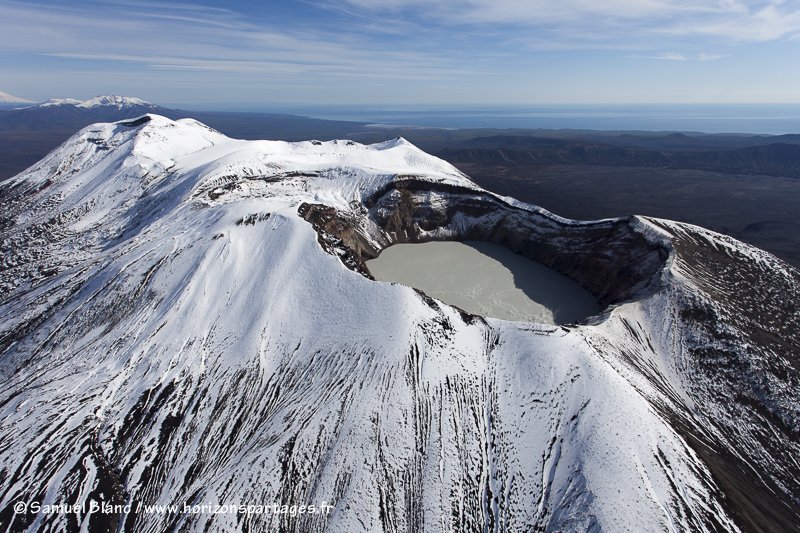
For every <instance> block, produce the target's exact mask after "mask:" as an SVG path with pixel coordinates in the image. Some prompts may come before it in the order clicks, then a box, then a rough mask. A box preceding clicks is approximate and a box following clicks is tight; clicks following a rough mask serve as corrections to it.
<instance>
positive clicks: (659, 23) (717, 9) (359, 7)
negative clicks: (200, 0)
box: [320, 0, 800, 42]
mask: <svg viewBox="0 0 800 533" xmlns="http://www.w3.org/2000/svg"><path fill="white" fill-rule="evenodd" d="M320 1H321V2H322V5H326V6H328V7H334V6H341V5H342V4H341V2H339V0H320ZM334 2H335V3H334ZM344 2H345V3H346V4H347V5H349V6H350V8H352V9H351V10H350V12H351V13H353V12H355V13H359V12H361V13H373V14H374V13H386V12H387V11H388V12H389V13H393V14H395V15H398V14H400V15H406V16H410V17H414V18H417V19H419V20H422V21H424V20H429V21H430V20H433V21H437V22H438V23H441V24H445V25H463V24H474V25H487V24H503V25H511V26H528V27H532V28H536V29H538V30H541V31H548V30H553V33H554V34H557V33H559V32H563V31H564V30H567V31H571V30H575V29H579V30H584V31H586V32H588V33H589V34H594V33H596V32H600V33H605V34H606V36H607V38H618V39H620V40H625V39H626V38H629V37H630V36H632V35H633V36H635V35H642V34H651V35H653V34H655V35H676V36H680V35H694V36H713V37H719V38H723V39H727V40H733V41H744V42H753V41H770V40H775V39H781V38H784V37H792V36H796V35H798V34H800V0H749V1H741V0H696V1H691V0H604V1H602V2H599V1H597V0H560V1H558V2H553V1H552V0H493V1H490V2H487V1H484V0H344ZM608 32H611V34H610V35H609V33H608ZM574 37H575V38H580V32H574ZM591 40H593V39H590V41H591Z"/></svg>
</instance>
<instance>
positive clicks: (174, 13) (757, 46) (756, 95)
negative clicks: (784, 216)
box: [0, 0, 800, 106]
mask: <svg viewBox="0 0 800 533" xmlns="http://www.w3.org/2000/svg"><path fill="white" fill-rule="evenodd" d="M0 91H5V92H9V93H11V94H14V95H17V96H21V97H25V98H29V99H32V100H43V99H47V98H53V97H67V96H69V97H75V98H88V97H91V96H94V95H97V94H110V93H113V94H124V95H132V96H138V97H141V98H144V99H147V100H150V101H153V102H156V103H164V104H176V103H182V104H207V103H213V104H220V103H225V102H233V103H236V104H238V105H244V106H247V105H251V104H252V105H254V106H257V105H270V104H371V105H382V104H555V103H798V102H800V0H783V1H781V0H765V1H752V2H744V1H738V0H715V1H707V0H694V1H691V0H603V1H602V2H601V1H596V0H557V1H554V0H494V1H486V2H481V1H477V0H450V1H445V0H383V1H381V0H339V1H333V0H305V1H294V2H290V1H276V2H249V1H248V2H244V1H238V2H237V1H230V2H224V3H223V2H211V1H202V2H189V3H184V2H154V1H148V0H144V1H135V0H113V1H97V0H94V1H84V2H45V1H25V2H17V1H5V0H0Z"/></svg>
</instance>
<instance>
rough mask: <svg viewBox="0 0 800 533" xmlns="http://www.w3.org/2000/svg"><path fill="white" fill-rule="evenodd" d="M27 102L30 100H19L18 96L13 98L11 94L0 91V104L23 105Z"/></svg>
mask: <svg viewBox="0 0 800 533" xmlns="http://www.w3.org/2000/svg"><path fill="white" fill-rule="evenodd" d="M29 102H31V100H26V99H25V98H20V97H19V96H14V95H13V94H8V93H4V92H3V91H0V103H2V104H24V103H29Z"/></svg>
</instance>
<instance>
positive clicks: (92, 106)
mask: <svg viewBox="0 0 800 533" xmlns="http://www.w3.org/2000/svg"><path fill="white" fill-rule="evenodd" d="M146 113H159V114H162V115H164V116H169V117H172V118H181V117H185V116H187V114H186V113H185V112H181V111H177V110H173V109H167V108H164V107H160V106H157V105H153V104H151V103H150V102H145V101H144V100H140V99H139V98H132V97H129V96H97V97H95V98H91V99H89V100H83V101H81V100H75V99H73V98H64V99H54V100H48V101H47V102H43V103H40V104H35V105H30V106H25V107H18V108H15V109H11V110H9V111H6V112H4V113H0V131H9V130H30V131H38V130H53V129H66V130H69V131H70V133H72V132H74V131H77V130H79V129H81V128H83V127H86V126H88V125H89V124H94V123H96V122H114V121H117V120H124V119H128V118H135V117H140V116H142V115H144V114H146Z"/></svg>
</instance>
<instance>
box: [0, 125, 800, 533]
mask: <svg viewBox="0 0 800 533" xmlns="http://www.w3.org/2000/svg"><path fill="white" fill-rule="evenodd" d="M0 194H2V198H3V207H2V218H0V238H2V253H3V255H2V265H0V287H2V291H1V292H0V294H2V297H0V524H2V525H3V528H2V529H3V530H4V531H5V530H11V531H20V530H21V531H25V530H26V531H31V532H36V531H65V530H66V531H137V532H151V531H152V532H156V531H168V530H169V531H171V530H180V531H198V532H199V531H209V530H211V531H232V532H233V531H277V530H282V531H303V532H314V531H330V532H339V531H375V532H378V531H387V532H388V531H443V532H445V531H600V530H605V531H676V532H677V531H739V530H745V531H746V530H754V529H756V528H757V526H758V524H762V525H765V524H766V525H765V526H764V527H765V529H769V528H770V527H783V526H784V525H788V526H787V527H788V528H791V524H792V520H793V519H794V518H797V517H798V514H797V513H798V508H800V502H799V501H798V498H799V496H798V494H800V492H799V491H798V487H799V485H798V483H799V482H798V479H799V477H798V473H799V472H800V465H798V462H797V457H800V438H798V435H800V414H799V413H800V401H798V400H799V399H798V395H799V394H800V393H798V390H799V389H800V387H798V370H797V369H798V357H799V356H798V351H799V350H798V345H799V344H800V343H798V331H800V328H798V326H799V325H800V324H798V321H800V318H799V317H798V316H797V314H798V313H797V308H796V302H797V301H800V295H798V292H800V291H799V290H798V287H800V274H799V273H798V272H797V271H796V270H794V269H793V268H791V267H789V266H788V265H786V264H785V263H782V262H780V261H779V260H777V259H775V258H774V257H772V256H770V255H769V254H767V253H766V252H762V251H760V250H756V249H753V248H750V247H748V246H746V245H744V244H742V243H739V242H737V241H734V240H732V239H729V238H725V237H723V236H720V235H717V234H715V233H712V232H709V231H707V230H703V229H702V228H696V227H693V226H689V225H686V224H680V223H674V222H669V221H664V220H654V219H645V218H640V217H633V218H631V219H627V220H612V221H600V222H591V223H590V222H576V221H567V220H565V219H561V218H560V217H556V216H554V215H550V214H549V213H547V212H546V211H544V210H542V209H540V208H537V207H534V206H528V205H526V204H521V203H519V202H516V201H513V200H510V199H504V198H502V197H499V196H495V195H493V194H492V193H489V192H487V191H484V190H482V189H480V188H479V187H478V186H477V185H475V184H474V183H472V182H471V181H470V180H469V179H468V178H467V177H466V176H464V175H463V174H462V173H461V172H459V171H458V170H456V169H455V168H454V167H452V166H450V165H449V164H448V163H446V162H444V161H442V160H440V159H437V158H435V157H433V156H430V155H428V154H426V153H424V152H422V151H421V150H419V149H417V148H416V147H414V146H413V145H411V144H410V143H408V142H406V141H404V140H403V139H395V140H392V141H387V142H384V143H380V144H375V145H370V146H364V145H361V144H358V143H354V142H351V141H344V140H341V141H330V142H318V141H307V142H301V143H285V142H277V141H241V140H234V139H229V138H227V137H225V136H224V135H222V134H220V133H218V132H216V131H214V130H211V129H210V128H208V127H206V126H204V125H203V124H200V123H199V122H197V121H194V120H190V119H184V120H179V121H171V120H169V119H166V118H163V117H160V116H157V115H146V116H145V117H143V118H141V119H137V120H131V121H123V122H118V123H115V124H96V125H93V126H90V127H87V128H85V129H84V130H82V131H81V132H79V133H77V134H76V135H75V136H73V137H72V138H71V139H70V140H69V141H67V142H66V143H65V144H64V145H62V146H61V147H60V148H58V149H57V150H55V151H54V152H52V153H51V154H49V155H48V156H47V157H46V158H45V159H43V160H42V161H41V162H40V163H38V164H37V165H35V166H34V167H32V168H30V169H29V170H27V171H26V172H24V173H22V174H20V175H18V176H16V177H15V178H13V179H12V180H10V181H8V182H6V183H4V184H3V185H2V189H1V190H0ZM480 206H491V209H490V210H488V211H486V212H485V213H484V211H480V209H484V208H483V207H480ZM495 206H496V207H495ZM479 208H480V209H479ZM486 209H489V208H486ZM421 214H424V219H420V218H415V217H419V216H421ZM315 217H316V218H315ZM524 224H528V226H525V225H524ZM501 226H502V227H503V228H510V229H508V231H507V234H508V235H509V237H507V238H508V239H510V240H509V242H512V241H511V240H513V238H518V239H522V240H519V242H520V243H521V244H520V246H521V247H522V246H523V245H524V246H528V245H529V244H526V243H528V241H529V240H530V239H532V238H533V237H531V236H532V235H534V236H535V235H536V234H535V233H531V230H530V229H528V230H525V231H524V232H523V231H521V230H520V231H516V230H515V228H518V227H519V228H523V227H525V228H532V227H535V228H537V229H536V231H542V232H550V233H542V235H550V236H551V237H549V238H548V239H547V240H546V246H545V245H539V247H538V248H536V250H537V251H531V253H547V254H549V255H548V256H547V257H552V261H551V263H552V265H551V266H553V267H557V268H559V269H560V270H562V271H563V272H565V273H567V274H568V275H569V274H570V273H572V275H573V277H576V276H579V275H584V274H585V275H586V276H588V277H587V278H586V279H587V280H588V279H590V278H591V277H592V276H594V277H595V278H596V279H600V278H602V282H603V284H604V285H602V287H600V286H598V287H592V286H590V285H589V283H590V282H588V281H587V282H583V281H582V280H581V279H578V281H579V282H582V283H583V284H584V286H586V287H587V288H588V289H589V290H593V289H594V292H595V293H596V295H597V296H598V298H599V299H600V300H601V301H603V302H605V310H604V312H603V313H602V314H601V315H600V316H597V317H594V318H593V319H592V320H590V321H589V322H588V323H585V324H580V325H570V326H564V327H558V326H545V325H542V324H532V323H524V322H509V321H502V320H497V319H484V318H483V317H476V316H472V315H469V314H467V313H464V312H462V311H461V310H459V309H456V308H453V307H451V306H448V305H445V304H443V303H441V302H438V301H436V300H434V299H431V298H428V297H426V296H425V295H423V294H420V293H418V292H416V291H414V290H413V289H410V288H408V287H404V286H401V285H397V284H390V283H382V282H376V281H373V280H371V279H370V278H369V277H368V275H364V274H365V273H364V272H363V270H360V267H359V265H360V264H361V263H360V261H361V259H362V258H363V257H362V256H364V257H366V256H367V255H369V253H371V252H370V250H374V249H380V248H382V247H385V246H386V245H388V244H390V241H392V240H393V241H394V242H404V241H406V242H412V241H416V240H426V239H427V240H430V239H442V238H462V237H469V236H474V235H475V234H476V233H475V232H481V231H483V232H486V235H495V236H498V235H500V234H499V233H497V231H498V230H497V228H500V227H501ZM397 228H402V230H401V229H397ZM512 230H514V231H516V233H514V232H512ZM503 231H506V230H505V229H504V230H503ZM512 233H513V235H512ZM601 234H602V235H601ZM481 235H483V234H481ZM503 235H506V233H503ZM514 235H516V237H513V236H514ZM573 235H576V236H577V237H573ZM596 235H601V236H602V239H605V240H602V239H601V237H597V236H596ZM582 236H585V237H582ZM502 238H503V239H506V237H502ZM487 239H488V237H487ZM497 239H501V237H499V236H498V237H497ZM525 239H528V240H525ZM570 239H584V241H581V242H586V243H589V244H587V245H586V246H587V248H586V250H587V252H586V254H587V255H586V257H588V258H590V260H587V261H584V262H583V264H582V265H578V266H569V265H567V263H566V262H563V261H561V259H559V258H560V257H562V256H561V255H559V254H561V253H565V254H566V253H571V252H570V246H569V243H570V242H573V241H571V240H570ZM513 242H517V241H513ZM537 242H539V241H537ZM541 242H544V241H541ZM576 242H577V241H576ZM597 243H599V244H597ZM629 243H638V244H636V246H639V247H640V248H637V250H639V249H640V250H641V251H640V252H639V251H637V252H636V253H641V254H642V255H641V257H643V258H646V260H644V259H643V260H642V261H641V262H640V263H639V264H636V265H628V264H625V265H623V263H622V262H621V259H620V258H622V257H627V256H625V255H624V254H625V253H628V252H626V251H625V250H627V249H631V247H633V246H634V245H633V244H629ZM534 244H535V243H534ZM530 246H533V244H530ZM589 246H596V247H595V248H591V247H589ZM522 249H523V250H525V249H527V248H522ZM530 249H531V250H533V248H530ZM541 250H545V251H544V252H540V251H541ZM631 253H632V252H631ZM637 257H639V256H637ZM594 260H596V261H598V263H597V265H598V266H594V263H592V261H594ZM648 261H649V262H648ZM618 265H622V266H618ZM570 268H573V269H576V268H581V269H583V270H580V271H577V270H575V271H574V272H573V271H569V269H570ZM626 268H627V269H628V270H625V269H626ZM614 269H616V270H614ZM634 271H635V272H634ZM581 272H584V274H581ZM592 272H594V274H592ZM636 276H639V278H636ZM634 278H635V279H636V280H638V281H636V283H634V281H630V283H628V281H625V280H628V279H630V280H634ZM620 280H622V281H620ZM598 283H599V282H598ZM626 283H627V285H625V284H626ZM623 285H624V286H623ZM792 302H794V303H792ZM726 465H733V467H731V468H732V469H734V470H736V471H735V472H733V471H732V472H728V471H727V470H725V468H727V467H726ZM748 468H749V469H750V470H747V469H748ZM737 472H738V473H737ZM737 476H739V477H737ZM748 483H749V484H750V485H748ZM740 493H743V494H745V495H746V497H745V496H742V495H741V494H740ZM763 495H766V496H763ZM762 496H763V497H762ZM770 498H771V499H772V504H773V505H774V508H770V507H769V505H768V503H767V504H762V503H761V502H762V500H764V501H767V502H768V500H769V499H770ZM21 501H22V502H40V504H41V505H57V504H77V505H85V506H86V507H87V508H88V507H89V505H90V502H92V501H95V502H100V501H102V502H109V503H111V504H118V505H128V504H129V505H131V508H130V511H129V512H119V509H117V512H111V513H93V514H89V513H77V514H75V513H72V514H67V513H52V514H46V513H41V512H39V513H33V512H27V513H21V514H15V512H14V505H15V504H16V503H17V502H21ZM746 502H751V503H752V505H749V504H747V503H746ZM323 503H325V504H326V505H327V504H329V505H330V506H331V509H330V512H324V513H323V512H316V513H303V514H294V515H291V514H290V513H288V512H286V513H283V512H273V511H272V510H270V511H265V512H260V513H256V512H252V513H248V512H239V511H238V510H237V512H225V513H212V512H202V513H186V512H180V511H178V512H169V511H165V512H145V511H143V510H142V507H138V506H139V505H144V504H147V505H153V504H159V505H170V504H175V505H177V506H178V507H179V508H181V509H183V506H184V504H187V505H189V506H193V505H201V504H210V505H212V506H213V505H231V506H238V505H242V506H247V505H265V506H271V505H273V504H275V505H277V506H283V505H285V506H291V505H310V504H313V505H316V506H320V505H321V504H323ZM765 506H766V507H765ZM137 509H138V510H137ZM270 509H273V508H270ZM278 509H279V510H280V507H278ZM770 520H772V522H769V521H770ZM797 523H798V522H797V521H795V522H794V525H795V526H796V524H797ZM209 528H210V529H209Z"/></svg>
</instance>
